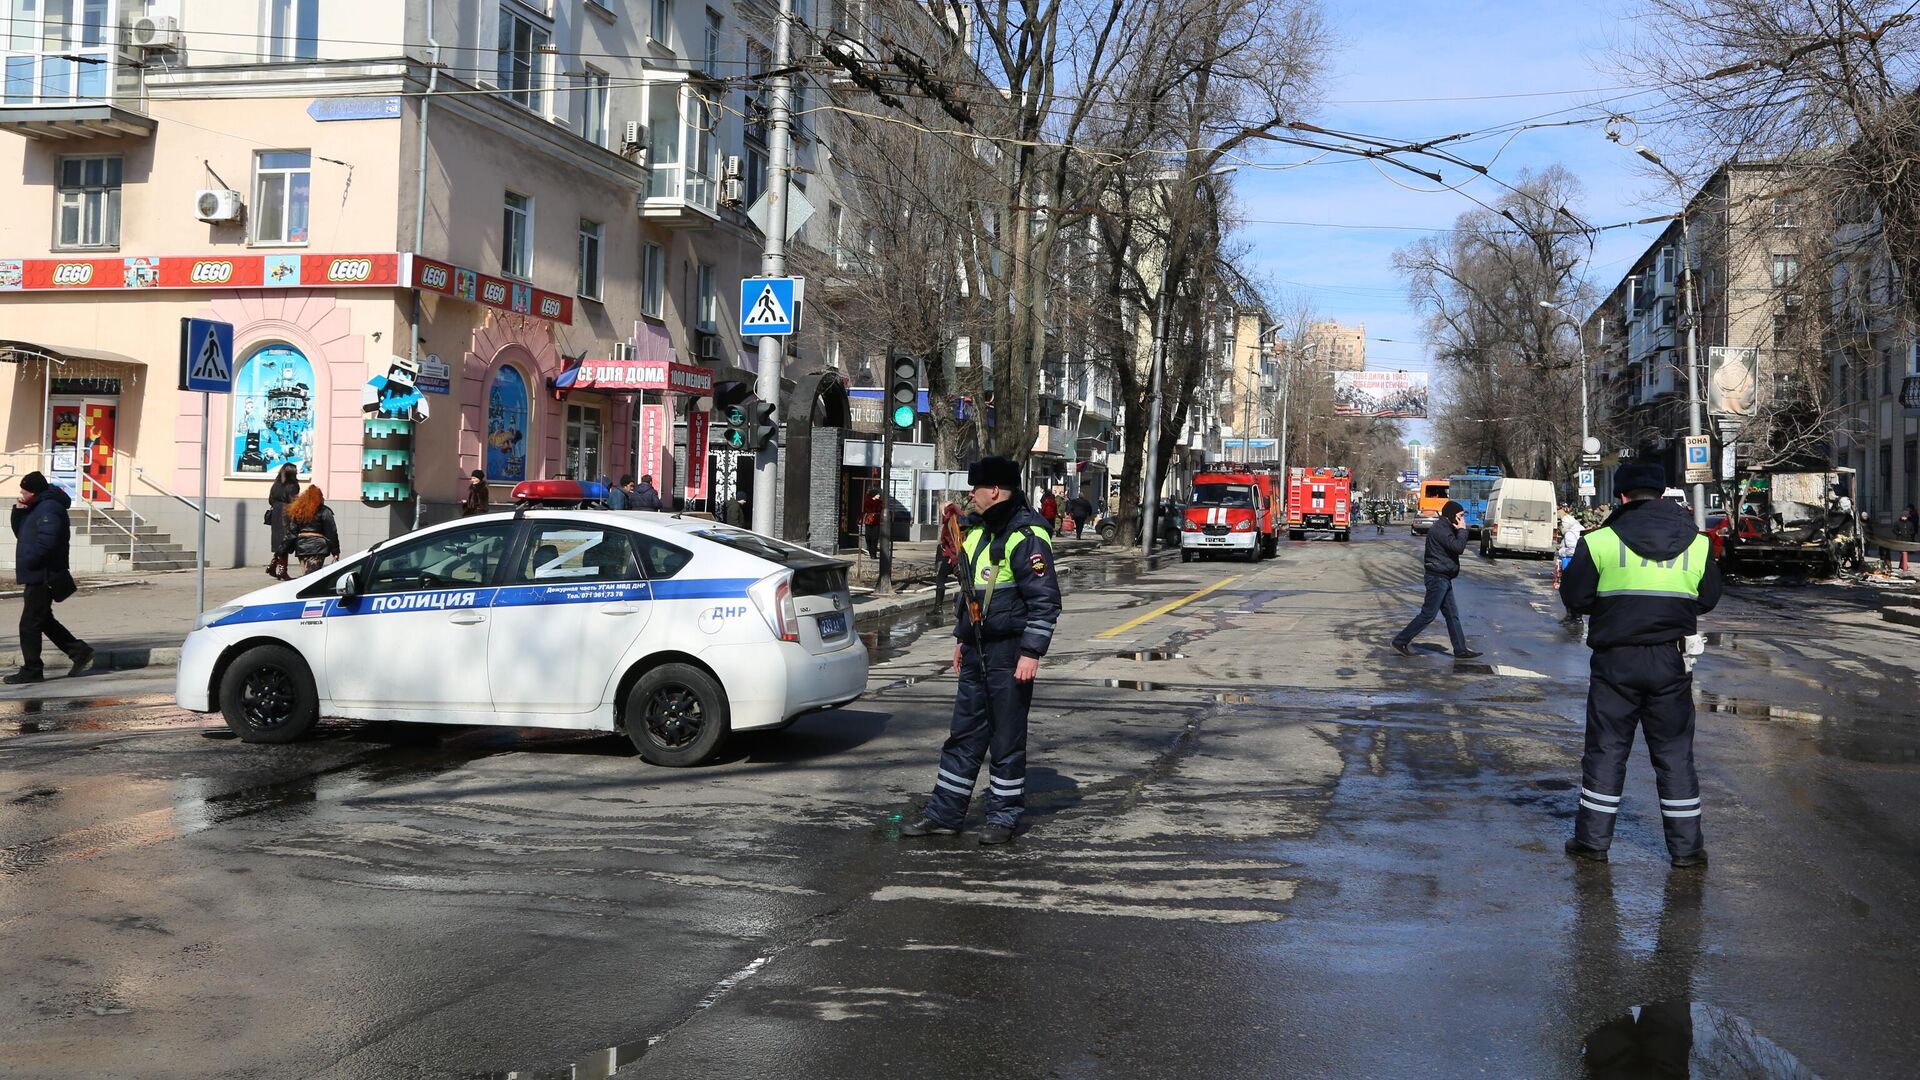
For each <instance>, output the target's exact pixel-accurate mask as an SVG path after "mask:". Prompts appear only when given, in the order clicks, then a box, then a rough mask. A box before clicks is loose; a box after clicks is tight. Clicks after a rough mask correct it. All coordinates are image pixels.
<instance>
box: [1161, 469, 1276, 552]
mask: <svg viewBox="0 0 1920 1080" xmlns="http://www.w3.org/2000/svg"><path fill="white" fill-rule="evenodd" d="M1273 489H1274V474H1273V472H1272V471H1271V470H1269V469H1262V468H1259V467H1257V466H1252V465H1237V464H1227V463H1225V462H1215V463H1213V464H1211V465H1209V466H1207V467H1206V468H1205V469H1204V470H1202V471H1201V472H1197V473H1195V474H1194V475H1193V502H1191V503H1189V504H1188V505H1187V510H1186V514H1185V516H1184V520H1182V521H1181V523H1180V561H1181V562H1188V561H1191V560H1192V559H1194V558H1196V557H1198V556H1201V555H1209V554H1229V555H1233V556H1235V557H1238V558H1242V559H1245V560H1247V561H1248V562H1259V561H1260V559H1261V557H1262V556H1265V555H1271V554H1273V553H1274V551H1276V550H1277V549H1278V547H1279V534H1278V533H1277V532H1276V528H1277V526H1276V524H1275V521H1274V515H1275V514H1276V513H1277V511H1278V506H1277V503H1276V500H1275V498H1274V490H1273Z"/></svg>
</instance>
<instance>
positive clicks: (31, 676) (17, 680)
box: [0, 667, 47, 686]
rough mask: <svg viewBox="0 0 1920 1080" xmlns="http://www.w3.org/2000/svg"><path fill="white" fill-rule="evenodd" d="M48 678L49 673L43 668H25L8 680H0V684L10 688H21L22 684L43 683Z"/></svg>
mask: <svg viewBox="0 0 1920 1080" xmlns="http://www.w3.org/2000/svg"><path fill="white" fill-rule="evenodd" d="M46 677H47V673H46V670H45V669H43V668H37V667H23V668H21V669H20V670H19V671H16V672H14V673H13V674H11V675H9V676H7V677H6V678H4V679H0V682H3V683H6V684H7V685H8V686H19V685H20V684H21V683H33V682H43V681H45V679H46Z"/></svg>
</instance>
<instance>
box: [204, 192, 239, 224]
mask: <svg viewBox="0 0 1920 1080" xmlns="http://www.w3.org/2000/svg"><path fill="white" fill-rule="evenodd" d="M246 209H247V208H246V206H244V205H243V204H242V203H241V202H240V193H239V192H237V191H234V190H232V189H230V188H229V189H226V190H221V189H210V190H207V191H201V192H196V193H195V194H194V197H193V211H194V216H195V217H197V218H199V219H200V220H201V221H239V220H240V215H241V214H243V213H245V212H246Z"/></svg>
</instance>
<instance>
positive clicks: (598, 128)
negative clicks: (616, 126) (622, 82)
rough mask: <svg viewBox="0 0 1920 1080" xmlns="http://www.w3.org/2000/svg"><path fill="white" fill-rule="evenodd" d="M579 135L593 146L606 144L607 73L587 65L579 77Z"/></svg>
mask: <svg viewBox="0 0 1920 1080" xmlns="http://www.w3.org/2000/svg"><path fill="white" fill-rule="evenodd" d="M580 84H581V88H580V137H581V138H583V139H585V140H587V141H588V142H590V143H592V144H593V145H595V146H605V145H607V96H608V86H609V82H608V79H607V73H606V72H604V71H601V70H600V69H599V68H596V67H594V66H593V65H591V64H589V65H587V69H586V74H585V75H583V76H582V77H581V79H580Z"/></svg>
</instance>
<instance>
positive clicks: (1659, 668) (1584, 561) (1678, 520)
mask: <svg viewBox="0 0 1920 1080" xmlns="http://www.w3.org/2000/svg"><path fill="white" fill-rule="evenodd" d="M1666 486H1667V473H1666V470H1665V469H1663V468H1661V467H1660V466H1659V465H1658V464H1654V463H1635V464H1631V465H1622V466H1620V468H1619V470H1618V471H1616V472H1615V473H1614V478H1613V490H1614V491H1616V492H1619V493H1620V494H1619V499H1620V505H1619V506H1617V507H1615V509H1614V511H1613V514H1612V516H1610V517H1608V518H1607V520H1606V523H1605V524H1603V525H1601V526H1600V527H1599V528H1597V529H1594V530H1591V531H1589V532H1587V533H1586V534H1584V535H1582V536H1581V537H1580V542H1579V543H1578V544H1577V545H1576V546H1575V548H1574V554H1573V559H1572V561H1571V562H1569V563H1568V564H1567V568H1566V569H1565V570H1564V571H1562V572H1561V575H1560V600H1561V602H1562V603H1563V604H1565V605H1566V609H1567V612H1568V614H1570V615H1585V616H1588V623H1587V645H1588V646H1589V647H1590V648H1592V650H1593V659H1592V664H1591V672H1592V675H1591V678H1590V679H1589V681H1588V685H1587V734H1586V752H1585V753H1584V754H1583V755H1582V757H1581V759H1580V801H1579V809H1578V811H1577V812H1576V813H1575V815H1574V822H1573V836H1572V837H1571V838H1570V839H1568V840H1567V843H1566V850H1567V854H1569V855H1572V856H1574V857H1576V858H1581V859H1590V860H1594V861H1598V862H1605V861H1606V859H1607V850H1608V848H1610V847H1611V846H1612V844H1613V826H1614V820H1615V819H1616V818H1617V817H1618V816H1619V812H1620V807H1621V804H1622V801H1623V799H1624V798H1625V794H1626V778H1627V758H1628V756H1629V755H1630V754H1631V752H1632V750H1633V732H1634V728H1635V727H1636V726H1637V727H1640V728H1641V729H1642V730H1644V732H1645V735H1646V740H1647V756H1648V757H1650V758H1652V760H1653V776H1654V782H1655V785H1656V786H1657V787H1658V788H1659V792H1660V820H1661V823H1662V824H1663V825H1664V826H1665V831H1666V839H1667V854H1668V856H1669V858H1670V860H1671V861H1672V863H1673V865H1674V866H1676V867H1682V868H1685V867H1694V866H1705V865H1706V863H1707V849H1706V841H1705V840H1704V838H1703V837H1702V835H1701V829H1700V779H1699V777H1698V775H1696V773H1695V772H1694V766H1693V720H1694V712H1693V664H1692V660H1691V659H1690V658H1689V655H1688V652H1689V651H1688V649H1687V647H1686V641H1687V639H1688V638H1690V637H1693V636H1694V635H1695V634H1697V633H1698V630H1699V626H1698V619H1699V617H1700V616H1701V615H1704V614H1706V613H1707V612H1709V611H1712V610H1713V609H1714V607H1715V605H1717V604H1719V602H1720V568H1719V567H1718V566H1717V565H1716V564H1715V563H1714V560H1713V558H1712V547H1711V544H1710V543H1709V541H1708V539H1707V537H1706V536H1705V535H1704V534H1702V533H1701V532H1700V531H1699V530H1698V529H1697V528H1695V527H1694V523H1693V515H1692V514H1691V513H1690V512H1689V511H1688V509H1687V508H1686V507H1684V506H1681V505H1679V504H1677V503H1673V502H1669V501H1668V500H1666V499H1663V498H1661V497H1660V496H1661V492H1663V491H1665V490H1666Z"/></svg>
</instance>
